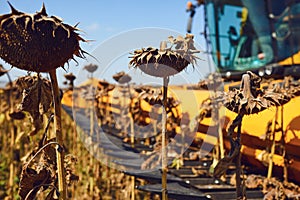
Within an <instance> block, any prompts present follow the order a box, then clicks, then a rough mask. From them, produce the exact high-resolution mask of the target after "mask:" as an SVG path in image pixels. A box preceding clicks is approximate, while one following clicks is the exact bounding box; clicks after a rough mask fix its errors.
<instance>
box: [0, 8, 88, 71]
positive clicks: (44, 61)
mask: <svg viewBox="0 0 300 200" xmlns="http://www.w3.org/2000/svg"><path fill="white" fill-rule="evenodd" d="M10 7H11V13H9V14H4V15H0V57H1V58H2V59H3V60H4V61H6V62H7V63H9V64H11V65H12V66H15V67H17V68H20V69H24V70H28V71H35V72H49V71H50V70H53V69H56V68H58V67H63V66H64V64H65V63H66V62H68V61H69V60H70V59H73V56H74V55H76V56H78V57H81V58H83V57H84V55H83V53H84V51H83V50H82V49H81V48H80V46H79V41H85V40H84V39H83V38H81V37H80V36H79V34H78V33H76V32H75V31H77V30H78V29H77V28H76V26H74V27H73V26H70V25H68V24H64V23H62V20H61V19H59V18H58V17H55V16H51V17H49V16H48V15H47V13H46V9H45V6H44V5H43V7H42V9H41V11H40V12H37V13H35V14H27V13H23V12H20V11H17V10H16V9H15V8H13V7H12V6H11V5H10Z"/></svg>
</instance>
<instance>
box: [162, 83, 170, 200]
mask: <svg viewBox="0 0 300 200" xmlns="http://www.w3.org/2000/svg"><path fill="white" fill-rule="evenodd" d="M168 84H169V77H164V79H163V112H162V133H161V137H162V138H161V143H162V149H161V153H162V177H161V183H162V200H167V199H168V190H167V170H168V169H167V167H168V158H167V155H168V153H167V145H166V126H167V96H168Z"/></svg>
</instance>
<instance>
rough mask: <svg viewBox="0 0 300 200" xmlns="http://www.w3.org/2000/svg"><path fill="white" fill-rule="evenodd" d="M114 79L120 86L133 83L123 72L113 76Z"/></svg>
mask: <svg viewBox="0 0 300 200" xmlns="http://www.w3.org/2000/svg"><path fill="white" fill-rule="evenodd" d="M113 79H114V80H115V81H117V82H118V83H120V84H124V83H129V82H130V81H131V76H129V75H128V74H126V73H125V72H123V71H121V72H118V73H116V74H115V75H113Z"/></svg>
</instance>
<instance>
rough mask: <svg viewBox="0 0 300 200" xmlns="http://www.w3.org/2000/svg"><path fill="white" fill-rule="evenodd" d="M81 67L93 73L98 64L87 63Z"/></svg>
mask: <svg viewBox="0 0 300 200" xmlns="http://www.w3.org/2000/svg"><path fill="white" fill-rule="evenodd" d="M83 69H85V70H86V71H88V72H90V73H94V72H95V71H96V70H97V69H98V65H94V64H89V65H86V66H84V67H83Z"/></svg>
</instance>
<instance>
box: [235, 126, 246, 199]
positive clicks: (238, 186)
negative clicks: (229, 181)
mask: <svg viewBox="0 0 300 200" xmlns="http://www.w3.org/2000/svg"><path fill="white" fill-rule="evenodd" d="M241 128H242V120H241V121H240V122H239V124H238V130H237V138H236V140H237V143H238V146H236V147H235V148H239V149H238V155H237V156H236V158H235V167H236V169H235V170H236V171H235V172H236V176H235V180H236V197H237V199H244V197H245V196H246V194H245V193H244V192H243V186H242V180H241V172H242V167H241Z"/></svg>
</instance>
